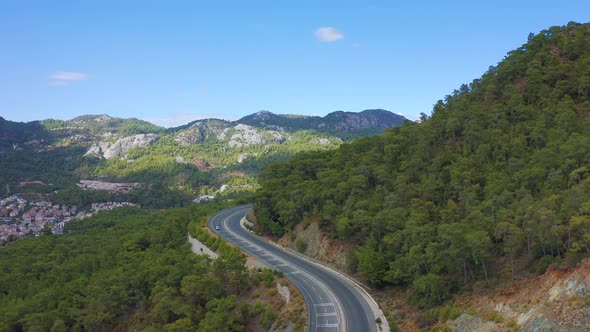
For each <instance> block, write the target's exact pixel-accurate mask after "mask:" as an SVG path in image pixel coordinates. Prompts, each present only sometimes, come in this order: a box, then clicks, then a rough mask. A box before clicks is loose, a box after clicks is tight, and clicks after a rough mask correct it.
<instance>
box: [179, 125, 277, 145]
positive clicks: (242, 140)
mask: <svg viewBox="0 0 590 332" xmlns="http://www.w3.org/2000/svg"><path fill="white" fill-rule="evenodd" d="M285 135H286V134H283V133H280V132H278V131H274V130H266V129H260V128H254V127H252V126H248V125H245V124H238V125H235V126H234V125H232V124H231V123H229V122H221V121H215V120H204V121H197V122H195V123H194V124H192V125H191V126H190V127H189V128H187V129H183V130H181V131H180V132H179V133H178V134H176V137H175V139H174V140H175V141H176V142H178V143H179V144H180V145H185V146H186V145H190V144H197V143H203V142H205V141H208V140H217V141H221V142H225V143H227V147H229V148H239V147H245V146H251V145H259V144H267V143H279V144H280V143H282V142H284V141H285V140H286V139H287V138H286V137H285Z"/></svg>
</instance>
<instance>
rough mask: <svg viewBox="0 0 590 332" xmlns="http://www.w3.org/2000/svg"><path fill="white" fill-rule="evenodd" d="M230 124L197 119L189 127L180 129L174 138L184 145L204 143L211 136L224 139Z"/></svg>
mask: <svg viewBox="0 0 590 332" xmlns="http://www.w3.org/2000/svg"><path fill="white" fill-rule="evenodd" d="M229 126H230V124H229V123H227V122H223V121H216V120H202V121H197V122H194V123H193V124H192V125H191V126H190V127H189V128H187V129H184V130H182V131H180V132H179V133H178V134H177V135H176V137H175V138H174V140H175V141H176V142H178V144H180V145H183V146H186V145H190V144H197V143H202V142H204V141H206V140H207V139H210V138H217V139H219V140H222V139H225V136H224V135H225V133H226V132H227V130H228V129H229Z"/></svg>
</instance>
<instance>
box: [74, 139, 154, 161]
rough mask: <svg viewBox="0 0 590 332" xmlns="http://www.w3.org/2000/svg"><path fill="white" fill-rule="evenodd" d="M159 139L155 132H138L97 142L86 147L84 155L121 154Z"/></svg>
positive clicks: (106, 156)
mask: <svg viewBox="0 0 590 332" xmlns="http://www.w3.org/2000/svg"><path fill="white" fill-rule="evenodd" d="M158 139H159V137H158V135H156V134H138V135H133V136H128V137H123V138H120V139H118V140H117V141H116V142H114V143H112V142H99V143H97V144H94V145H92V146H91V147H90V149H88V152H86V154H85V156H87V155H94V156H103V157H104V158H105V159H111V158H116V157H119V156H122V155H123V154H124V153H125V152H127V151H129V150H131V149H135V148H145V147H148V146H150V145H152V144H154V143H155V142H156V141H157V140H158Z"/></svg>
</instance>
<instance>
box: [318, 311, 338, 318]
mask: <svg viewBox="0 0 590 332" xmlns="http://www.w3.org/2000/svg"><path fill="white" fill-rule="evenodd" d="M317 315H318V316H324V317H325V316H337V315H338V314H337V313H336V311H334V312H322V313H319V314H317Z"/></svg>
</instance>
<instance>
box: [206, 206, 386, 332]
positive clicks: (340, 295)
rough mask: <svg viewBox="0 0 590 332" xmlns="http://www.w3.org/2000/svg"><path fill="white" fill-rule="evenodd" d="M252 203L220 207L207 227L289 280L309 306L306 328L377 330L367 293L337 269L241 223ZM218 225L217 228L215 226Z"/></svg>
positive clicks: (354, 330) (361, 331) (362, 331)
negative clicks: (256, 233) (306, 256)
mask: <svg viewBox="0 0 590 332" xmlns="http://www.w3.org/2000/svg"><path fill="white" fill-rule="evenodd" d="M251 207H252V205H242V206H238V207H235V208H231V209H226V210H223V211H221V212H219V213H217V214H215V215H214V216H212V217H211V218H210V219H209V228H210V229H211V230H213V231H214V232H216V233H218V234H219V235H221V236H222V237H223V238H224V239H226V240H227V241H229V242H230V243H233V244H235V245H237V246H239V247H240V248H241V249H242V250H243V251H245V252H247V253H248V254H250V255H252V256H254V257H256V258H257V259H258V260H260V261H262V262H263V263H265V264H266V265H268V266H269V267H272V268H274V269H277V270H279V271H281V272H283V273H284V275H285V276H286V277H287V278H288V279H289V280H291V281H292V282H293V283H294V284H295V286H296V287H297V288H298V289H299V290H300V291H301V294H303V298H304V300H305V303H306V305H307V308H308V317H309V321H308V331H310V332H311V331H339V332H342V331H344V332H346V331H349V332H357V331H359V332H377V331H378V328H377V324H376V323H375V314H374V313H373V311H372V309H371V306H370V305H369V303H368V302H367V299H366V296H368V295H366V294H365V295H363V294H362V291H361V290H359V289H358V287H356V286H354V285H353V284H352V283H351V282H350V281H349V280H346V279H345V278H344V277H342V276H341V275H339V274H337V273H336V272H334V271H332V270H329V269H327V268H325V267H322V266H321V265H319V264H317V263H314V262H311V261H309V260H306V259H304V258H302V257H300V256H298V255H295V254H293V253H291V252H288V251H286V250H285V249H283V248H282V247H280V246H279V245H276V244H273V243H270V242H268V241H266V240H264V239H262V238H260V237H258V236H256V235H253V234H252V233H250V232H249V231H247V230H245V229H244V228H243V227H241V226H240V220H241V219H242V218H243V217H244V216H245V214H246V212H247V211H248V210H249V209H250V208H251ZM217 227H219V229H216V228H217Z"/></svg>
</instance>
